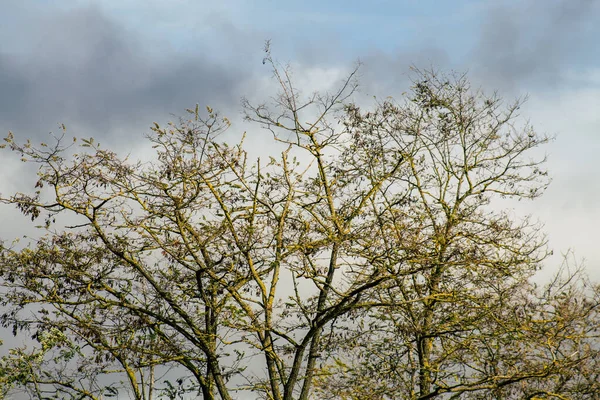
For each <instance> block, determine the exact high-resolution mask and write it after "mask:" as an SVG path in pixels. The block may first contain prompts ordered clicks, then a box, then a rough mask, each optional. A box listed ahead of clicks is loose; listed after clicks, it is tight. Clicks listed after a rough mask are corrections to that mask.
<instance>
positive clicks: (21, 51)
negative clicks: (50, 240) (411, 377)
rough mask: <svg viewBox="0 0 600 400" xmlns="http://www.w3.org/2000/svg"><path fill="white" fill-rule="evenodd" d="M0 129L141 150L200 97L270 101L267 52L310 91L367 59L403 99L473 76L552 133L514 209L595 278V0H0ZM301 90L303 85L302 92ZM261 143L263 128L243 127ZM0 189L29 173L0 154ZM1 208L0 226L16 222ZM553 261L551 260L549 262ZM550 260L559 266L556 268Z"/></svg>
mask: <svg viewBox="0 0 600 400" xmlns="http://www.w3.org/2000/svg"><path fill="white" fill-rule="evenodd" d="M0 7H1V9H0V10H1V11H0V134H2V135H5V134H6V133H7V132H8V131H9V130H10V131H12V132H14V134H15V136H16V137H17V138H18V139H20V140H24V139H25V138H31V139H32V140H34V141H41V140H45V139H46V138H47V135H48V132H50V131H57V126H58V124H59V123H64V124H65V125H66V126H67V128H68V129H69V132H70V134H73V135H75V136H79V137H90V136H93V137H95V138H96V139H97V140H98V141H100V142H103V143H106V144H107V145H106V147H116V148H119V149H124V150H126V151H128V152H132V153H134V154H135V152H136V148H137V146H139V143H140V142H141V139H142V137H143V134H144V133H146V132H148V127H149V126H150V125H151V124H152V122H153V121H158V122H163V121H167V120H169V119H172V118H173V117H172V115H181V114H182V113H183V112H184V109H185V108H190V107H193V106H194V105H195V104H196V103H198V104H200V105H201V106H203V105H210V106H212V107H213V108H215V109H218V110H220V111H221V113H222V114H224V115H227V116H229V117H230V119H232V120H233V121H234V126H233V127H232V130H235V131H238V132H241V131H244V130H247V129H250V128H249V127H248V126H247V125H245V124H244V123H243V122H242V121H241V118H240V116H241V106H240V99H241V98H242V96H245V97H248V98H250V99H256V100H260V99H265V97H266V96H268V95H269V90H270V88H271V86H269V85H270V84H271V83H269V82H270V81H269V77H270V75H271V71H270V70H269V68H268V67H267V66H265V65H263V63H262V62H261V61H262V58H263V56H264V53H263V51H262V49H263V45H264V43H265V41H266V40H271V43H272V51H273V55H274V57H275V58H277V59H278V60H280V61H281V62H283V63H288V62H289V63H290V64H291V65H292V66H293V68H294V76H295V77H296V79H298V82H299V83H300V84H301V86H302V87H305V88H316V89H319V88H327V87H328V85H330V84H331V83H332V82H335V81H336V80H337V79H340V78H341V77H343V76H344V75H345V74H346V73H347V72H348V71H350V70H351V69H352V68H353V67H354V65H355V64H356V62H357V61H358V60H360V62H361V63H362V67H361V73H360V77H361V86H360V93H361V94H362V95H365V96H377V97H379V98H384V97H387V96H396V97H400V95H401V93H402V92H403V91H405V90H407V89H408V86H409V77H410V75H409V73H408V71H409V68H410V66H411V65H414V66H417V67H431V66H433V67H435V68H438V69H440V70H442V71H449V70H455V71H459V72H467V73H468V76H469V78H470V79H471V80H472V81H473V82H474V84H475V85H476V86H481V87H482V88H483V89H484V90H486V91H488V92H491V91H493V90H498V92H499V93H500V95H502V96H503V97H506V98H508V99H512V98H514V97H517V96H524V95H528V96H529V100H528V102H527V104H526V106H525V107H524V108H523V110H522V116H523V117H524V118H528V119H529V120H530V121H531V123H532V124H533V126H534V127H536V128H537V129H538V130H539V131H541V132H545V133H547V134H549V135H556V140H555V141H554V142H553V143H552V144H550V145H548V146H546V148H545V149H544V150H545V151H546V153H548V155H549V162H548V167H549V170H550V174H551V176H552V177H553V183H552V185H551V186H550V188H549V190H548V191H547V193H546V194H545V195H544V196H543V197H542V198H540V199H539V200H537V201H535V202H534V203H531V204H523V205H519V206H518V207H520V208H519V210H518V211H519V212H524V213H531V214H533V216H534V217H535V218H538V219H539V220H540V221H542V222H544V223H545V228H544V231H545V232H546V233H547V235H548V237H549V240H550V246H551V247H552V248H553V249H554V250H555V252H556V254H561V253H564V252H566V251H568V250H570V249H571V250H573V251H574V252H575V255H576V257H577V259H579V260H585V264H586V265H587V268H588V271H589V273H590V275H592V276H595V277H597V278H600V246H598V244H597V237H598V233H597V232H598V227H597V225H598V222H599V221H600V201H599V200H598V199H599V198H600V179H598V172H597V171H598V169H599V167H600V157H599V156H598V155H599V154H600V113H598V110H599V109H600V51H597V46H598V44H597V43H599V42H600V24H598V23H597V21H599V20H600V0H537V1H534V0H487V1H475V0H453V1H449V0H448V1H446V0H418V1H417V0H403V1H401V0H389V1H388V0H371V1H354V0H345V1H341V0H331V1H327V2H324V1H322V0H321V1H317V0H305V1H286V0H277V1H275V0H254V1H243V0H220V1H202V0H169V1H167V0H162V1H159V0H143V1H142V0H103V1H92V0H69V1H66V0H62V1H61V0H53V1H49V0H46V1H44V0H37V1H34V0H19V1H10V0H0ZM307 91H308V90H307ZM247 143H248V144H249V145H250V147H252V146H254V148H255V149H256V150H258V149H260V148H261V145H262V144H263V143H264V141H263V139H261V137H258V136H256V135H251V136H249V138H248V139H247ZM0 157H2V158H1V159H0V160H1V162H2V169H1V170H0V171H1V172H0V193H2V194H6V193H10V192H11V190H14V189H15V188H16V189H20V188H21V187H23V185H25V183H26V184H27V185H29V183H33V182H34V181H31V182H29V181H27V182H24V179H23V176H25V175H26V171H25V170H24V167H23V165H21V164H20V163H19V162H18V161H16V160H15V159H12V158H10V157H9V156H8V155H7V153H0ZM23 221H24V220H23V219H22V218H21V217H19V216H18V215H17V214H16V211H15V210H14V209H7V208H6V207H0V238H3V239H11V238H12V237H14V236H16V235H17V234H20V233H21V231H22V229H23V228H22V222H23ZM559 262H560V260H559V259H558V258H556V257H555V258H553V259H551V260H549V263H550V264H552V265H557V264H558V263H559ZM552 265H550V268H551V267H552Z"/></svg>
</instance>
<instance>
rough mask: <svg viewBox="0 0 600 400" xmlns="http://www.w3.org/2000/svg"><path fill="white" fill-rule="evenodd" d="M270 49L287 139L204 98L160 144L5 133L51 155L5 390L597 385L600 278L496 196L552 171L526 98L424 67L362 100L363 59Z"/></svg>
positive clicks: (443, 392) (275, 116) (466, 395)
mask: <svg viewBox="0 0 600 400" xmlns="http://www.w3.org/2000/svg"><path fill="white" fill-rule="evenodd" d="M266 61H268V62H269V63H271V65H273V67H274V79H275V80H276V81H277V82H278V83H279V86H280V92H279V94H278V96H277V97H275V98H273V99H271V101H269V102H267V103H265V104H253V103H251V102H249V101H244V102H243V105H244V110H245V113H246V119H247V120H248V121H249V122H250V123H252V124H254V126H256V127H260V128H261V130H262V131H263V132H268V134H270V135H272V139H273V143H274V148H279V149H281V152H279V153H278V154H275V155H273V154H272V155H271V157H263V158H260V159H256V160H253V159H251V157H250V156H249V154H248V152H247V146H248V145H247V143H248V142H252V135H256V134H258V133H257V132H255V131H253V132H252V134H251V135H250V137H248V138H244V139H242V140H240V141H239V142H236V143H232V142H231V141H229V142H228V141H224V140H223V139H222V138H223V136H222V133H223V132H224V131H225V130H227V129H228V128H229V125H230V123H229V121H228V120H227V119H226V118H224V117H222V116H220V114H219V113H217V112H216V111H214V110H212V109H211V108H209V107H207V110H206V112H203V111H202V110H200V109H199V107H196V108H195V109H193V110H188V114H187V117H186V118H182V119H180V120H179V121H177V122H175V123H170V124H168V125H166V126H159V125H158V124H155V125H154V126H153V127H152V129H151V133H150V134H148V135H147V140H148V141H149V143H150V144H151V145H152V149H153V151H154V153H153V157H152V159H151V160H150V161H146V162H141V161H132V160H130V159H128V158H127V157H122V156H121V155H119V154H118V153H116V152H115V151H111V150H109V149H104V148H102V147H101V146H100V145H99V144H97V143H96V142H95V141H94V140H93V139H91V138H90V139H78V140H75V139H74V140H73V141H72V142H71V141H70V140H67V136H66V131H63V132H61V133H60V134H59V135H56V136H55V137H54V139H55V140H54V142H53V143H48V144H45V143H41V144H39V145H37V144H32V143H30V142H26V143H24V144H22V143H20V142H19V141H17V140H16V139H15V138H14V136H13V135H12V134H9V136H8V137H7V138H6V139H5V141H6V143H5V146H6V147H8V148H9V149H10V150H12V151H13V152H15V153H17V154H18V155H19V156H20V157H22V159H23V161H24V162H26V163H32V164H35V165H36V166H37V168H38V176H37V181H36V182H35V183H34V185H33V186H34V188H33V189H32V192H31V193H15V194H13V195H10V196H1V201H2V202H3V203H7V204H12V205H15V206H16V207H17V208H18V209H19V211H20V212H22V213H23V214H25V215H27V216H29V217H31V220H32V221H35V222H34V223H36V224H39V222H38V221H42V223H41V224H40V225H39V226H38V228H39V232H40V234H39V236H38V237H35V238H34V239H30V240H29V242H28V243H26V244H21V243H18V242H10V240H5V241H4V242H3V244H2V246H1V247H0V284H1V285H2V293H3V297H2V300H1V304H2V315H1V319H0V320H1V322H2V325H3V326H4V327H9V328H11V329H12V330H13V332H14V333H15V334H21V333H27V335H29V336H31V337H32V339H34V340H35V342H36V343H37V345H35V346H31V345H29V347H19V348H14V349H11V350H10V352H8V353H6V355H5V356H4V357H3V358H2V360H1V361H0V393H4V394H8V393H12V392H15V391H18V390H22V391H26V392H28V393H29V394H30V395H31V396H32V397H33V398H38V399H42V398H73V399H75V398H77V399H81V398H89V399H100V398H104V397H110V396H113V397H114V396H126V395H128V396H130V397H131V398H135V399H151V398H171V399H175V398H186V397H190V396H191V397H194V396H201V398H204V399H215V398H220V399H234V398H265V399H273V400H291V399H309V398H320V399H392V398H394V399H397V398H406V399H414V400H417V399H419V400H425V399H447V398H460V399H489V398H497V399H506V398H527V399H536V398H537V399H551V398H555V399H591V398H595V397H594V396H597V393H599V392H600V387H599V380H598V378H599V377H598V372H597V371H600V365H599V360H600V359H599V357H598V345H597V336H598V322H599V318H598V299H599V297H598V293H599V292H598V287H597V285H596V284H593V283H591V282H589V280H587V278H586V277H585V275H584V274H583V272H582V271H580V270H578V269H573V268H571V269H570V268H569V266H568V265H565V267H564V268H563V270H562V271H561V272H560V273H559V274H558V275H557V276H556V277H555V278H554V279H552V280H549V281H548V283H547V284H546V285H545V286H540V287H538V286H537V285H536V284H534V283H533V282H532V277H533V276H534V274H536V273H538V271H539V270H540V269H541V268H542V267H543V264H544V260H545V259H546V257H547V256H548V254H549V250H548V249H547V246H546V240H545V237H544V236H543V235H542V234H541V233H540V232H539V230H540V226H539V224H536V223H535V222H532V220H531V219H529V218H524V219H522V218H517V217H516V216H515V215H513V214H512V213H511V212H510V210H507V209H504V208H502V205H503V204H505V203H502V202H499V201H498V200H500V199H504V198H510V199H535V198H537V197H538V196H540V195H541V194H542V193H543V191H544V189H545V188H546V186H547V185H548V183H549V179H548V174H547V172H546V170H545V169H544V162H545V158H544V157H543V156H540V152H539V151H537V150H536V149H538V148H539V147H540V146H542V145H543V144H545V143H547V142H548V140H549V138H548V137H546V136H544V135H540V134H539V133H538V132H536V131H535V130H534V129H533V128H532V127H531V126H529V125H527V124H525V123H521V122H520V121H519V120H518V115H517V113H518V110H519V108H520V106H521V104H522V102H521V101H516V102H513V103H506V102H504V101H503V100H502V99H501V98H500V97H499V96H497V95H496V94H492V95H486V94H485V93H484V92H483V91H481V90H478V89H474V88H472V87H471V86H470V84H469V81H468V80H467V78H466V76H464V75H459V74H441V73H437V72H435V71H419V70H415V71H414V75H413V86H412V89H411V91H410V92H409V93H408V94H406V95H405V96H403V98H402V99H400V100H399V101H395V100H393V99H391V98H390V99H386V100H385V101H379V102H377V103H376V104H375V105H374V106H373V107H370V108H368V109H363V108H361V107H359V105H357V104H354V103H352V95H353V93H354V91H355V88H356V81H355V78H356V71H354V72H353V73H352V74H350V75H349V77H348V78H347V79H346V80H344V81H343V82H341V84H340V86H339V89H338V90H336V91H334V92H332V93H322V94H319V93H317V94H313V95H310V96H304V95H303V94H302V93H301V91H300V90H298V89H297V88H296V87H295V86H294V85H293V82H292V78H291V74H290V71H289V70H288V69H286V68H281V67H279V66H278V65H277V64H275V63H273V62H272V60H271V59H270V57H267V59H266ZM307 121H308V122H307ZM277 146H278V147H277ZM267 159H268V161H266V160H267ZM126 393H127V394H126ZM248 396H250V397H248Z"/></svg>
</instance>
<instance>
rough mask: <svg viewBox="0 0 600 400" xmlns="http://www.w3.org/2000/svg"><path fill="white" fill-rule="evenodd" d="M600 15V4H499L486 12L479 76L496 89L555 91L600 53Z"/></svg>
mask: <svg viewBox="0 0 600 400" xmlns="http://www.w3.org/2000/svg"><path fill="white" fill-rule="evenodd" d="M599 14H600V7H599V6H598V2H596V1H594V0H548V1H543V2H540V1H533V0H529V1H522V2H517V3H509V4H507V3H506V2H499V3H497V4H495V5H493V6H491V7H489V8H488V9H487V10H486V11H484V12H483V17H482V23H481V36H480V37H479V40H478V43H477V44H476V46H475V48H474V49H473V51H472V53H471V62H472V65H473V67H474V70H475V71H476V72H477V74H478V75H480V76H481V79H482V81H485V82H487V84H488V85H492V86H494V87H500V88H506V89H509V90H511V89H514V88H515V87H517V86H529V87H532V86H537V87H540V86H554V85H556V84H558V83H560V82H561V79H562V75H561V72H562V71H563V69H564V68H565V66H569V67H575V66H577V64H578V63H581V62H582V61H583V59H584V58H585V57H586V53H587V50H588V49H590V48H593V47H595V42H594V40H593V39H594V35H590V31H591V30H593V29H596V28H595V24H596V22H597V20H598V17H600V15H599Z"/></svg>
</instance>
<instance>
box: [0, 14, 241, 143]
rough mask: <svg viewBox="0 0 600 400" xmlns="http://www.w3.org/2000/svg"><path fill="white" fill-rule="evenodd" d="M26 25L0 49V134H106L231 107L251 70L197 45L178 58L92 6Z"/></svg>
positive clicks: (35, 135)
mask: <svg viewBox="0 0 600 400" xmlns="http://www.w3.org/2000/svg"><path fill="white" fill-rule="evenodd" d="M27 22H29V23H31V24H35V25H34V27H33V28H32V29H31V30H30V31H29V34H28V37H27V38H26V39H25V40H24V42H23V43H22V45H21V48H20V49H19V50H17V49H15V48H13V49H12V50H10V51H5V52H0V130H2V131H4V132H6V131H8V130H13V131H15V133H16V134H18V135H19V136H21V135H23V136H27V137H39V136H40V134H45V133H46V132H48V131H49V130H52V129H54V128H55V127H56V124H57V123H58V122H64V123H65V124H67V126H76V127H77V130H78V131H80V132H75V133H74V134H76V135H78V136H91V135H94V136H105V135H109V134H110V132H115V131H120V132H122V131H123V130H124V129H125V128H130V127H133V126H135V127H137V128H138V129H140V126H141V127H146V126H148V125H149V124H150V123H151V122H152V121H154V120H156V119H161V118H165V117H166V116H167V115H168V113H181V111H182V110H183V109H184V108H186V107H191V106H193V105H194V104H195V103H200V104H202V105H204V104H210V105H212V106H215V107H222V108H226V109H227V108H231V107H236V106H237V105H238V104H239V98H240V96H241V93H239V92H238V85H239V84H240V83H241V82H243V81H244V80H245V79H248V78H249V76H250V75H251V73H252V71H249V70H247V69H243V68H241V67H240V66H238V65H237V64H235V63H225V62H224V61H223V59H222V58H221V59H220V60H219V61H217V59H216V57H211V54H210V52H208V51H203V49H202V46H199V48H198V49H197V50H196V51H195V52H194V53H183V52H181V51H177V50H175V49H172V48H169V47H168V46H165V45H164V43H153V42H148V41H146V40H145V38H144V37H143V36H142V35H140V34H139V33H138V32H136V31H131V30H128V29H127V28H126V27H125V26H123V25H121V24H119V23H118V22H116V21H115V20H114V19H111V18H109V17H108V16H107V15H105V14H104V13H103V12H102V11H101V10H100V9H99V8H96V7H94V6H86V7H83V8H75V9H70V10H58V9H53V10H52V12H51V13H49V14H48V15H45V16H35V17H32V18H31V20H29V21H27ZM157 46H163V47H162V48H161V52H160V53H157V52H156V51H154V50H155V48H156V47H157ZM140 124H141V125H140ZM142 129H143V128H142ZM125 130H126V129H125ZM139 133H140V132H139V131H138V132H135V133H132V135H134V136H135V137H136V138H139ZM122 139H127V138H122Z"/></svg>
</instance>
